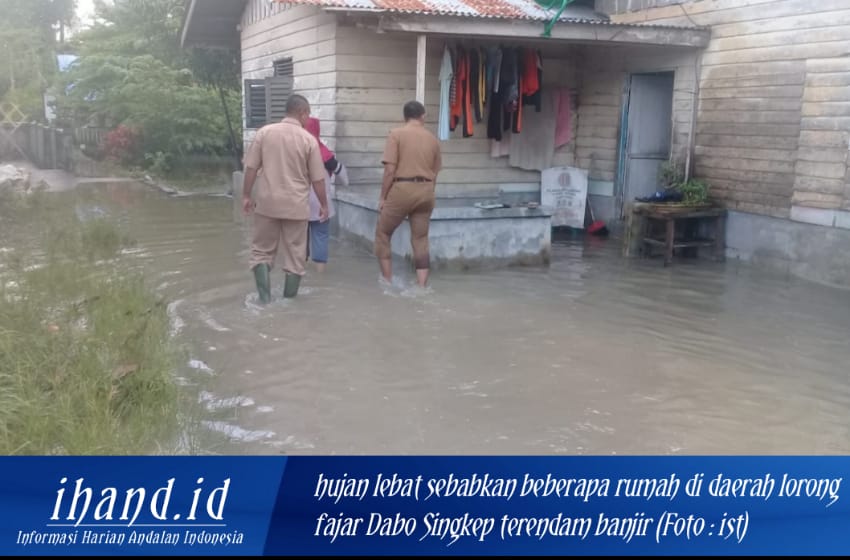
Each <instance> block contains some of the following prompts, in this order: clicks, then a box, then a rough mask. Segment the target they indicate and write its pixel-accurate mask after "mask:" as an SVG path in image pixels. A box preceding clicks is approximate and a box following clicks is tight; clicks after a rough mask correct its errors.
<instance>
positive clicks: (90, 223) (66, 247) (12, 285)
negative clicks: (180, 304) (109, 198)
mask: <svg viewBox="0 0 850 560" xmlns="http://www.w3.org/2000/svg"><path fill="white" fill-rule="evenodd" d="M61 205H62V202H61V201H60V200H58V199H55V198H51V197H50V195H45V196H44V197H38V196H31V197H28V198H27V199H26V200H25V201H21V200H13V199H10V198H8V197H6V198H2V199H0V222H2V224H3V225H2V227H0V235H2V236H3V238H4V239H5V240H6V241H5V242H6V243H8V242H9V241H8V240H9V239H12V240H14V241H13V242H12V243H14V245H13V246H14V247H15V250H14V251H13V252H11V253H9V252H6V253H4V254H0V260H2V261H3V262H2V263H0V265H2V266H0V454H5V455H12V454H31V455H46V454H71V455H99V454H116V455H121V454H153V453H158V452H163V451H166V450H165V449H164V448H163V446H170V445H171V444H170V443H165V442H172V441H174V439H175V435H176V434H178V433H179V432H180V421H179V413H180V402H181V396H180V392H179V390H178V387H177V385H176V383H175V380H174V375H173V372H174V371H175V367H176V365H177V363H178V361H177V360H178V357H179V354H178V352H177V349H176V348H175V346H174V345H173V342H172V341H171V339H170V336H169V328H170V322H169V317H168V313H167V306H166V302H165V301H162V300H161V299H159V298H158V297H157V296H156V294H155V293H154V292H153V291H152V290H150V289H148V287H147V286H146V285H145V282H144V279H143V278H142V277H141V276H140V275H139V274H138V273H131V272H128V271H127V270H126V269H125V268H122V267H121V266H120V264H119V259H118V258H117V257H119V253H120V250H121V249H122V248H124V247H126V246H127V245H129V244H131V240H129V239H127V238H126V236H124V235H123V234H122V232H121V231H120V229H119V228H118V227H117V226H116V224H114V223H112V222H111V221H109V220H107V219H104V218H95V219H90V220H80V219H79V218H78V217H77V215H76V214H75V213H74V212H73V210H72V209H71V208H69V207H67V206H66V207H64V208H62V207H61Z"/></svg>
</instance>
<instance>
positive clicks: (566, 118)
mask: <svg viewBox="0 0 850 560" xmlns="http://www.w3.org/2000/svg"><path fill="white" fill-rule="evenodd" d="M555 106H556V108H557V117H556V121H557V122H556V123H555V149H556V150H557V149H558V148H560V147H561V146H565V145H567V144H569V143H570V142H571V141H572V139H573V100H572V96H571V95H570V90H569V88H565V87H562V88H558V89H557V91H556V92H555Z"/></svg>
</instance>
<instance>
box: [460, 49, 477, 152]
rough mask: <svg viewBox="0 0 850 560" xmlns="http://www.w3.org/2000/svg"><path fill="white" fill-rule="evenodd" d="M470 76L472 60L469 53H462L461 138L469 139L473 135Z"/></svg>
mask: <svg viewBox="0 0 850 560" xmlns="http://www.w3.org/2000/svg"><path fill="white" fill-rule="evenodd" d="M471 75H472V59H471V56H470V53H469V51H467V50H465V49H464V51H463V73H462V76H461V85H462V87H461V90H462V91H463V137H464V138H469V137H470V136H472V135H473V134H474V133H475V130H474V125H473V124H472V119H473V115H472V84H471V83H470V77H471Z"/></svg>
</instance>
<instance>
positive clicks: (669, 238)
mask: <svg viewBox="0 0 850 560" xmlns="http://www.w3.org/2000/svg"><path fill="white" fill-rule="evenodd" d="M675 239H676V219H675V218H672V217H668V218H667V224H666V228H665V236H664V241H665V243H664V266H670V265H671V264H673V242H674V240H675Z"/></svg>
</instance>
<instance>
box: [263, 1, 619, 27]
mask: <svg viewBox="0 0 850 560" xmlns="http://www.w3.org/2000/svg"><path fill="white" fill-rule="evenodd" d="M276 1H278V2H283V3H291V4H312V5H314V6H321V7H323V8H349V9H351V10H357V11H375V12H395V13H405V14H423V15H442V16H464V17H477V18H499V19H523V20H537V21H550V20H551V19H552V18H553V17H555V14H556V13H557V12H556V10H546V9H544V8H542V7H540V6H539V5H538V4H537V3H536V2H535V1H534V0H276ZM561 19H562V20H566V21H588V22H595V23H602V22H607V21H608V18H607V16H604V15H602V14H599V13H598V12H595V11H594V10H592V9H590V8H586V7H583V6H568V7H567V9H566V10H564V13H563V14H562V15H561Z"/></svg>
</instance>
